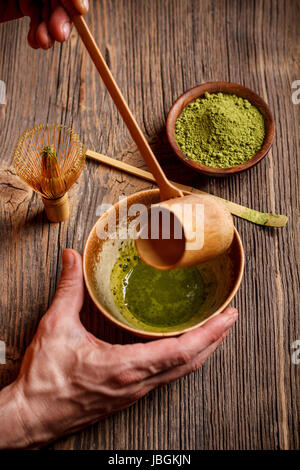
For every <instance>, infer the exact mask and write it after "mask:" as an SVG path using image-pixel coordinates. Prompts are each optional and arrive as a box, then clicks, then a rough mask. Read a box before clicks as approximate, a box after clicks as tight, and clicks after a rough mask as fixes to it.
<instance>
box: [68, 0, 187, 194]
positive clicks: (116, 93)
mask: <svg viewBox="0 0 300 470" xmlns="http://www.w3.org/2000/svg"><path fill="white" fill-rule="evenodd" d="M64 5H65V6H67V8H68V11H69V12H70V15H71V18H72V21H73V23H74V25H75V27H76V29H77V31H78V34H79V36H80V37H81V39H82V41H83V43H84V45H85V47H86V49H87V51H88V53H89V55H90V57H91V59H92V61H93V62H94V64H95V66H96V68H97V70H98V72H99V74H100V76H101V78H102V80H103V82H104V84H105V86H106V88H107V90H108V92H109V94H110V96H111V97H112V99H113V101H114V103H115V105H116V107H117V108H118V110H119V112H120V114H121V116H122V118H123V120H124V122H125V124H126V126H127V128H128V130H129V132H130V134H131V136H132V138H133V140H134V142H135V143H136V145H137V147H138V149H139V151H140V152H141V155H142V157H143V158H144V160H145V163H146V164H147V166H148V168H149V170H150V171H151V173H152V174H153V175H154V177H155V180H156V183H157V184H158V186H159V189H160V197H161V200H166V199H172V198H174V197H180V196H182V192H181V191H180V190H178V189H177V188H176V187H175V186H173V185H172V184H171V183H170V182H169V181H168V179H167V178H166V175H165V174H164V172H163V170H162V168H161V166H160V165H159V163H158V161H157V159H156V157H155V155H154V153H153V152H152V150H151V147H150V145H149V144H148V142H147V140H146V138H145V136H144V134H143V133H142V131H141V129H140V127H139V125H138V124H137V122H136V120H135V118H134V116H133V115H132V113H131V111H130V109H129V107H128V105H127V103H126V101H125V99H124V97H123V95H122V93H121V91H120V89H119V87H118V85H117V83H116V82H115V80H114V78H113V76H112V74H111V72H110V70H109V68H108V66H107V64H106V62H105V60H104V58H103V57H102V54H101V52H100V50H99V48H98V46H97V44H96V42H95V40H94V38H93V36H92V34H91V32H90V30H89V28H88V26H87V24H86V22H85V20H84V18H83V17H82V16H81V15H79V14H77V13H75V12H74V10H73V9H72V7H70V6H68V2H66V1H65V2H64Z"/></svg>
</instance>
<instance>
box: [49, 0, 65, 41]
mask: <svg viewBox="0 0 300 470" xmlns="http://www.w3.org/2000/svg"><path fill="white" fill-rule="evenodd" d="M48 28H49V32H50V34H51V36H52V37H53V39H55V40H56V41H59V42H63V41H65V40H66V39H68V37H69V36H70V31H71V20H70V18H69V15H68V14H67V12H66V10H65V9H64V8H63V7H62V6H61V5H58V6H56V7H55V8H53V13H52V14H51V16H50V18H49V21H48Z"/></svg>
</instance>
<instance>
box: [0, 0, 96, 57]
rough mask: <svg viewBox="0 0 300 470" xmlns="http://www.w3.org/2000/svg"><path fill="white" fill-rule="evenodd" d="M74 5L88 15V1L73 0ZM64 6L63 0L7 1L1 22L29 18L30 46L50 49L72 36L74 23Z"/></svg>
mask: <svg viewBox="0 0 300 470" xmlns="http://www.w3.org/2000/svg"><path fill="white" fill-rule="evenodd" d="M2 3H3V2H2ZM72 3H73V5H74V7H75V8H76V10H77V11H78V12H79V13H80V14H82V15H84V14H85V13H87V11H88V9H89V1H88V0H72ZM62 4H63V0H62V1H59V0H7V1H4V5H2V6H1V5H0V22H3V21H9V20H13V19H15V18H21V17H22V16H29V17H30V26H29V33H28V42H29V44H30V46H31V47H33V48H34V49H39V48H42V49H49V48H50V47H51V46H53V44H54V42H55V41H58V42H63V41H65V40H66V39H68V37H69V35H70V31H71V23H72V22H71V19H70V17H69V15H68V14H67V12H66V10H65V9H64V8H63V6H62Z"/></svg>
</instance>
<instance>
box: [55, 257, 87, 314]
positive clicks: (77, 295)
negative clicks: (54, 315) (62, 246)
mask: <svg viewBox="0 0 300 470" xmlns="http://www.w3.org/2000/svg"><path fill="white" fill-rule="evenodd" d="M62 261H63V270H62V273H61V278H60V281H59V284H58V288H57V291H56V294H55V297H54V299H53V302H52V304H51V307H50V308H49V310H55V311H58V312H61V313H62V314H64V315H71V316H78V317H79V312H80V310H81V308H82V305H83V300H84V285H83V275H82V261H81V256H80V254H79V253H77V251H75V250H70V249H67V250H65V251H64V252H63V256H62Z"/></svg>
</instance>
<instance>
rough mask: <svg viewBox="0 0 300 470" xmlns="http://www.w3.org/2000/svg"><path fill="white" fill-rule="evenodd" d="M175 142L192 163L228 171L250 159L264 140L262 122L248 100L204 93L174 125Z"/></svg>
mask: <svg viewBox="0 0 300 470" xmlns="http://www.w3.org/2000/svg"><path fill="white" fill-rule="evenodd" d="M175 135H176V140H177V143H178V145H179V147H180V148H181V150H182V151H183V152H184V153H185V155H186V156H187V157H189V158H191V159H192V160H195V161H197V162H199V163H201V164H202V165H206V166H211V167H215V168H230V167H233V166H237V165H241V164H242V163H245V162H246V161H247V160H249V159H250V158H252V157H253V156H254V155H255V154H256V153H257V152H258V151H259V150H260V148H261V147H262V144H263V141H264V137H265V124H264V118H263V116H262V114H261V113H260V111H259V110H258V109H257V108H256V107H255V106H253V105H252V104H251V103H249V101H248V100H246V99H243V98H240V97H238V96H236V95H229V94H224V93H213V94H210V93H205V95H204V97H203V98H198V99H197V100H195V101H193V102H192V103H191V104H189V105H188V106H187V107H186V108H185V109H184V110H183V112H182V113H181V114H180V116H179V118H178V119H177V121H176V125H175Z"/></svg>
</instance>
